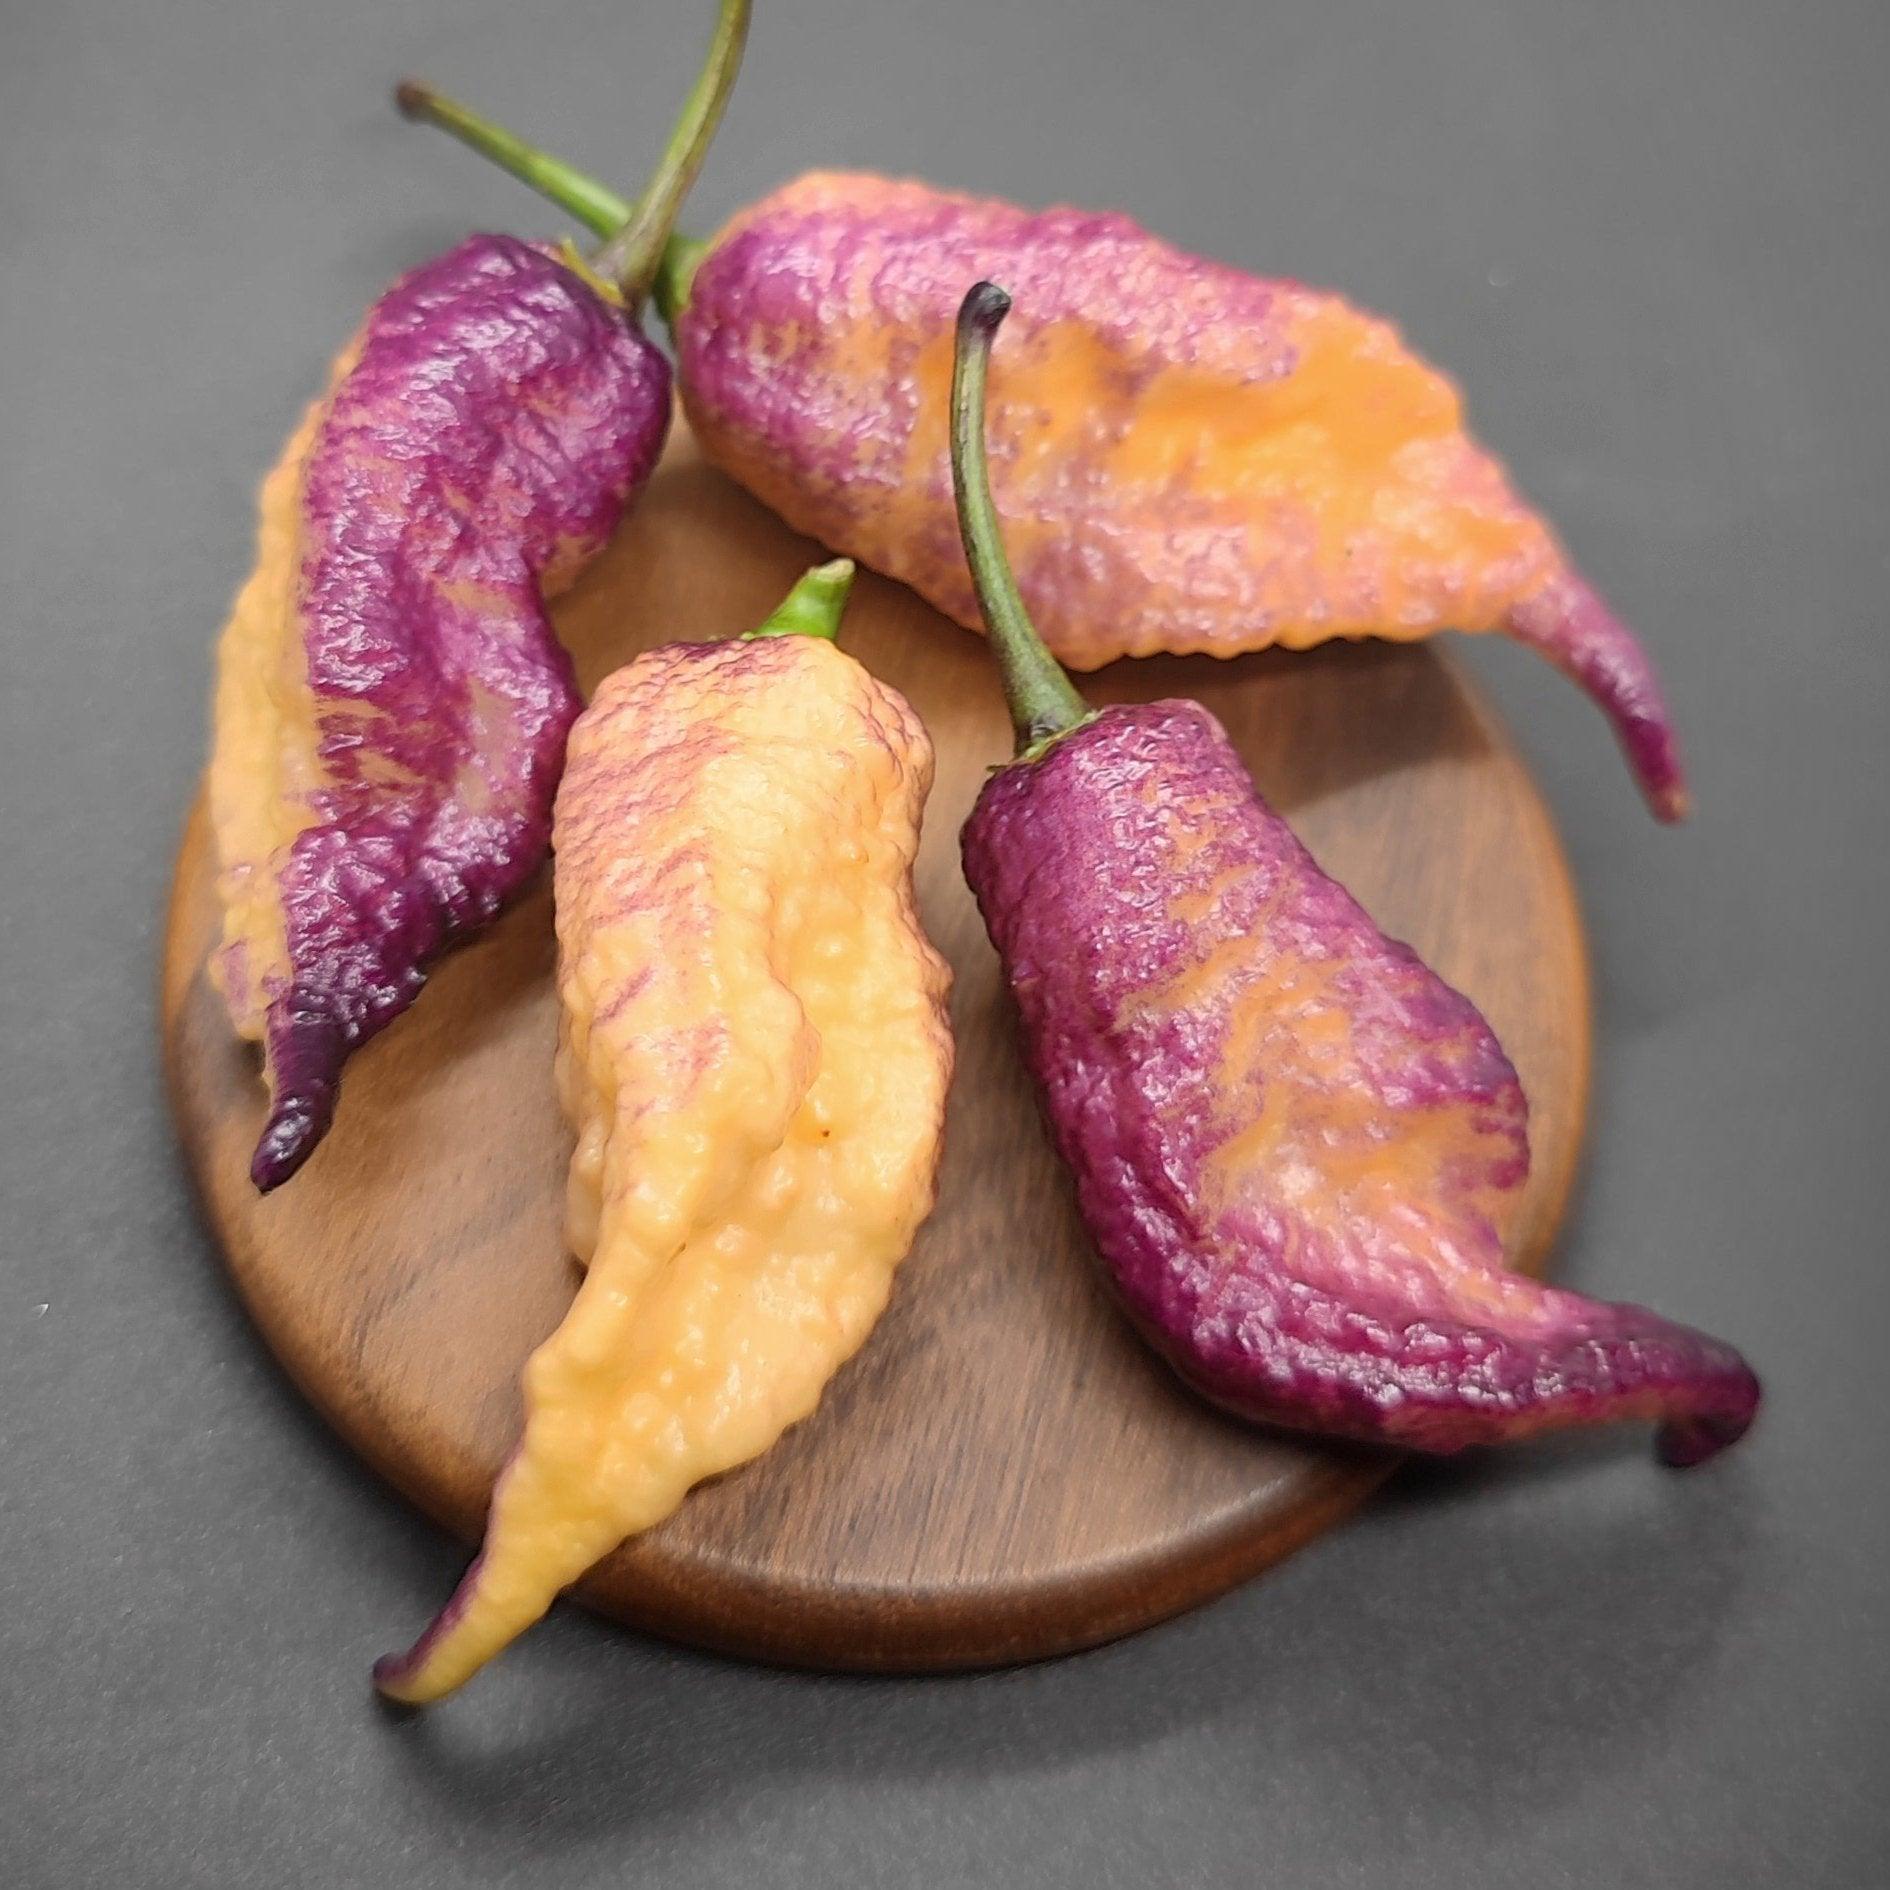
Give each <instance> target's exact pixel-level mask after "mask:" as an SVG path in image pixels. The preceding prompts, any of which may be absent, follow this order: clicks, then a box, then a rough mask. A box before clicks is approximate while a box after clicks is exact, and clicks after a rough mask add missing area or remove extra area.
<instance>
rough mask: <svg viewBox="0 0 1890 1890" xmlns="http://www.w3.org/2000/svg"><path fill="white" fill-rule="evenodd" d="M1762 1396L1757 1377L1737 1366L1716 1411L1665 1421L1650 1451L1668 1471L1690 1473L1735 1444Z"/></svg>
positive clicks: (1748, 1369)
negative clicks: (1698, 1465) (1653, 1450)
mask: <svg viewBox="0 0 1890 1890" xmlns="http://www.w3.org/2000/svg"><path fill="white" fill-rule="evenodd" d="M1763 1396H1764V1393H1763V1391H1762V1389H1761V1387H1760V1384H1759V1380H1758V1376H1757V1374H1756V1373H1754V1372H1753V1371H1752V1369H1751V1368H1750V1367H1749V1366H1746V1365H1744V1363H1743V1362H1742V1363H1741V1366H1740V1369H1739V1371H1738V1372H1737V1374H1736V1375H1735V1377H1734V1379H1733V1382H1732V1383H1731V1384H1729V1385H1728V1386H1727V1388H1726V1390H1725V1392H1724V1394H1723V1397H1722V1399H1721V1402H1720V1404H1719V1406H1718V1408H1716V1409H1714V1410H1709V1411H1696V1412H1693V1413H1691V1414H1689V1415H1688V1416H1686V1417H1675V1418H1669V1419H1668V1420H1667V1421H1666V1422H1665V1423H1664V1424H1662V1425H1661V1427H1660V1429H1659V1430H1658V1431H1657V1432H1656V1433H1655V1435H1654V1449H1655V1451H1656V1452H1657V1453H1658V1455H1659V1457H1660V1461H1661V1462H1662V1463H1664V1464H1665V1465H1666V1466H1667V1467H1668V1468H1669V1469H1670V1470H1691V1469H1692V1468H1693V1467H1694V1466H1695V1465H1696V1464H1702V1463H1705V1462H1706V1461H1707V1460H1708V1459H1709V1458H1713V1457H1717V1456H1718V1455H1719V1453H1720V1452H1721V1451H1722V1450H1724V1449H1726V1447H1727V1446H1728V1445H1729V1444H1736V1443H1738V1441H1739V1440H1740V1438H1742V1437H1744V1436H1745V1434H1746V1432H1747V1431H1749V1430H1750V1429H1751V1428H1752V1421H1753V1419H1754V1418H1756V1417H1757V1416H1758V1414H1759V1404H1760V1400H1761V1399H1762V1397H1763Z"/></svg>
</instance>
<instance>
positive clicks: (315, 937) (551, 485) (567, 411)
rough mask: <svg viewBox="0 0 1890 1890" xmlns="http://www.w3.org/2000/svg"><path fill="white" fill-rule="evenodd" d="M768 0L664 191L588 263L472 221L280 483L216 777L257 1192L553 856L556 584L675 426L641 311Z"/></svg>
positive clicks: (725, 27)
mask: <svg viewBox="0 0 1890 1890" xmlns="http://www.w3.org/2000/svg"><path fill="white" fill-rule="evenodd" d="M747 24H748V0H722V9H721V17H720V24H719V27H718V30H717V33H716V37H715V40H714V43H713V45H712V47H711V49H710V53H709V57H708V61H707V63H706V65H705V66H704V69H703V72H702V74H701V77H700V78H699V80H698V81H697V84H696V87H695V90H694V92H693V93H692V94H691V97H690V99H689V101H688V103H687V105H686V107H685V109H684V112H683V114H682V117H681V119H680V120H679V121H678V123H677V126H676V129H675V132H674V133H673V134H672V137H671V140H670V144H669V147H668V149H667V151H666V152H665V155H664V159H663V162H662V165H661V167H660V168H659V170H658V172H657V174H656V177H655V179H654V181H653V182H652V184H651V187H650V189H649V191H648V193H647V194H646V195H645V197H644V198H643V200H642V202H641V203H640V204H638V205H635V206H629V209H630V215H629V216H628V218H627V219H626V221H625V223H624V226H623V228H622V229H621V230H619V231H618V232H617V233H616V235H615V236H614V237H613V238H612V239H611V241H610V242H608V243H607V244H606V245H605V246H604V247H603V249H602V250H600V251H599V252H598V254H597V255H596V256H595V257H594V258H593V259H592V260H591V262H590V263H588V264H586V263H584V262H583V261H581V260H580V259H579V258H578V257H577V255H576V254H575V252H571V251H567V252H565V253H562V254H554V253H552V252H550V251H548V250H545V249H541V248H539V247H536V246H534V245H532V244H529V243H523V242H519V241H518V240H517V239H515V238H513V237H509V236H473V237H469V238H468V239H467V240H466V241H465V242H463V243H461V244H460V245H459V246H458V247H457V248H455V249H452V250H449V251H448V252H447V253H446V254H445V255H444V256H441V257H439V258H438V259H436V260H435V261H433V262H430V263H425V264H423V265H422V266H421V267H419V268H418V269H415V270H414V271H412V272H411V273H410V274H409V275H407V276H405V277H403V278H402V279H401V280H400V281H399V282H397V283H396V284H395V285H394V286H393V288H391V289H390V290H389V291H388V292H387V293H386V294H385V295H384V296H382V297H381V299H380V300H379V301H378V302H376V303H375V305H374V306H373V308H371V309H370V310H369V311H368V314H367V318H366V320H365V321H364V323H363V324H362V327H361V329H360V332H359V333H358V334H357V335H356V337H355V339H354V340H353V341H352V342H351V343H350V344H349V346H348V347H347V349H346V350H344V352H343V354H342V356H341V358H340V360H339V361H338V362H337V363H336V365H335V369H334V372H333V375H332V378H331V380H330V383H329V387H328V391H327V392H326V394H324V395H323V396H322V398H321V399H320V400H318V401H317V402H316V403H315V404H314V405H313V406H312V407H311V408H310V409H309V412H308V414H307V416H306V418H305V419H304V421H303V423H302V425H301V426H300V427H299V428H298V429H297V431H296V433H295V434H294V436H293V437H292V438H291V439H290V441H289V444H288V446H287V448H286V450H285V451H284V453H283V456H282V459H281V461H280V462H279V463H278V464H277V466H276V468H275V470H274V471H273V472H271V473H270V475H269V477H268V480H267V481H266V482H265V484H264V486H263V491H262V505H261V511H262V519H261V530H260V534H259V543H258V549H257V560H256V564H255V567H254V570H253V571H252V573H251V576H250V578H249V580H248V581H247V583H246V584H245V585H244V587H243V590H242V591H241V593H240V594H239V595H238V597H237V600H236V604H235V606H234V609H233V611H232V614H231V617H230V620H229V624H228V626H227V628H226V629H225V631H224V633H223V639H222V643H221V645H220V648H219V651H218V659H217V688H216V704H215V735H214V742H213V749H212V754H211V761H210V774H209V802H210V812H211V819H212V823H213V825H214V828H215V831H216V841H217V855H218V865H219V872H218V878H217V889H218V893H219V896H220V898H221V900H222V904H223V936H222V942H221V944H220V946H219V948H218V950H217V952H216V954H215V956H214V958H213V960H212V964H211V976H212V978H213V979H214V980H215V982H216V983H217V985H218V986H219V988H220V989H221V990H222V992H223V994H224V997H225V1000H226V1001H227V1003H228V1006H229V1011H230V1016H231V1019H232V1022H233V1023H234V1024H235V1027H236V1029H237V1032H238V1033H239V1035H241V1036H244V1037H249V1038H253V1039H258V1040H260V1041H261V1043H262V1046H263V1060H264V1070H265V1074H266V1076H267V1079H268V1083H269V1090H270V1105H269V1115H268V1120H267V1122H266V1124H265V1126H264V1128H263V1132H262V1137H261V1140H260V1141H259V1142H258V1144H257V1147H256V1151H255V1155H254V1158H253V1160H252V1162H251V1165H250V1174H251V1176H252V1178H253V1179H254V1180H255V1182H256V1185H257V1186H258V1187H259V1188H263V1189H268V1188H273V1187H276V1186H278V1185H279V1184H280V1183H282V1182H284V1181H286V1180H288V1178H289V1177H290V1176H291V1175H293V1174H294V1173H295V1171H296V1170H297V1169H298V1168H299V1167H300V1166H301V1164H302V1163H303V1162H304V1161H305V1160H306V1159H307V1158H308V1156H309V1154H310V1152H311V1151H312V1150H313V1148H314V1147H315V1145H316V1143H317V1142H318V1141H319V1140H320V1139H321V1137H322V1135H323V1134H324V1133H325V1132H326V1130H327V1128H328V1125H329V1121H330V1119H331V1117H332V1116H333V1113H334V1109H335V1101H336V1093H337V1089H338V1087H339V1084H340V1080H341V1069H342V1065H343V1063H344V1061H345V1060H346V1058H347V1057H348V1056H349V1055H350V1054H351V1052H353V1051H354V1050H355V1049H356V1048H358V1047H359V1046H360V1045H361V1044H362V1043H363V1042H365V1041H366V1040H367V1039H368V1038H369V1037H371V1036H373V1035H374V1033H375V1032H376V1031H378V1030H380V1029H382V1028H383V1027H384V1026H385V1025H387V1024H388V1023H390V1022H392V1020H393V1019H394V1018H395V1017H396V1016H397V1015H398V1014H399V1013H400V1012H401V1011H402V1010H404V1009H405V1008H406V1007H407V1006H408V1005H409V1004H411V1003H412V1002H413V1000H414V998H415V997H416V996H417V995H418V993H419V991H420V988H421V986H422V985H423V984H424V983H425V981H426V974H427V968H428V966H429V964H430V963H431V961H432V960H433V959H434V958H435V957H436V956H437V955H438V954H439V953H440V952H441V951H442V950H444V949H445V947H446V946H447V945H448V944H450V943H452V942H453V941H454V940H456V939H458V938H461V937H464V936H465V935H466V934H467V933H469V932H471V931H473V930H475V929H476V928H478V927H479V926H481V925H483V924H484V923H486V921H488V920H489V919H491V918H492V916H493V915H494V913H495V912H496V911H497V910H498V909H499V907H500V906H501V905H502V904H503V903H504V902H505V901H506V900H507V899H509V898H510V897H511V896H512V895H513V894H514V893H516V892H517V891H518V890H519V889H520V888H521V887H522V886H523V885H524V884H525V883H526V882H527V881H528V880H529V879H530V878H531V877H532V875H533V874H534V873H536V872H537V870H538V868H539V866H540V865H541V864H542V862H543V860H544V856H545V849H546V845H547V842H548V839H549V832H550V815H551V797H552V793H553V791H554V790H555V788H556V787H557V784H558V774H559V770H560V768H561V767H562V765H563V757H564V739H565V734H566V732H567V730H568V729H569V728H570V726H571V721H572V718H573V717H574V716H575V715H576V714H577V712H578V709H579V707H580V706H581V705H580V701H579V697H578V692H577V685H576V681H575V678H574V677H573V675H572V672H571V663H570V659H569V657H567V656H566V654H565V653H564V651H563V650H562V649H561V648H560V647H559V645H558V643H557V640H556V638H555V637H554V636H553V634H552V628H551V622H550V618H549V616H548V614H547V612H546V608H545V599H546V598H547V597H548V596H549V595H551V594H552V593H553V592H555V591H556V590H558V589H559V588H561V586H562V585H563V584H564V583H566V582H568V581H569V579H570V578H572V577H573V576H575V574H576V572H577V571H578V569H579V568H580V567H581V566H582V565H583V564H584V562H585V561H586V560H587V559H588V558H590V557H591V556H592V555H593V554H594V553H595V552H597V551H598V550H600V549H601V548H602V546H603V544H604V542H605V540H606V539H607V538H608V537H609V535H610V533H611V531H612V530H613V529H614V528H615V526H616V524H617V523H618V521H619V519H620V518H621V517H622V516H623V512H624V509H625V507H626V506H627V505H629V504H630V502H631V501H632V500H633V499H634V498H635V497H636V495H637V493H638V492H639V491H640V490H641V489H642V487H643V484H644V482H645V481H646V480H647V479H648V477H649V475H650V472H651V469H652V468H653V467H654V466H655V464H656V459H657V455H658V454H659V452H660V451H661V450H662V445H663V439H664V435H665V433H666V431H667V430H668V426H669V414H670V371H669V364H668V363H667V361H666V360H665V359H664V358H663V356H662V354H661V353H660V352H659V351H658V349H657V348H656V347H655V345H654V344H653V343H652V342H651V341H649V340H648V339H647V337H646V336H645V335H644V334H643V332H642V330H641V328H640V327H639V326H638V320H637V318H638V313H639V310H640V308H641V305H642V302H643V300H644V298H645V296H646V295H647V293H648V290H649V286H650V283H651V280H652V279H653V278H654V276H655V274H656V270H657V266H658V263H659V260H660V258H661V255H662V251H663V247H664V244H665V242H666V240H667V238H668V235H669V230H670V225H671V223H672V222H673V221H674V218H675V215H676V211H677V208H678V205H679V204H680V202H681V200H682V197H683V195H684V193H685V192H686V191H687V189H688V187H689V184H690V182H691V180H692V179H693V178H694V176H695V174H696V171H697V169H698V168H699V166H700V165H701V162H702V158H703V155H704V153H705V151H706V150H707V147H708V144H709V141H710V139H711V137H712V136H713V134H714V131H715V128H716V125H717V123H718V121H719V120H720V117H721V113H722V108H723V105H724V103H725V101H726V99H727V97H728V93H729V91H730V89H731V87H732V86H733V84H734V80H735V74H736V71H737V69H738V67H739V65H740V60H741V51H742V44H743V39H744V36H745V34H746V30H747Z"/></svg>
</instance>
